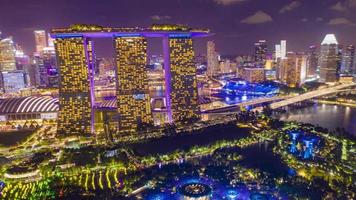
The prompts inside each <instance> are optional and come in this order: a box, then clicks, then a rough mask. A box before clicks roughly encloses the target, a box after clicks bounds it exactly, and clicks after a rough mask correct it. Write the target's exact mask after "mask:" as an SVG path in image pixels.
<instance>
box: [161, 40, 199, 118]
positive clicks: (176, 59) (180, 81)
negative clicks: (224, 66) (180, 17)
mask: <svg viewBox="0 0 356 200" xmlns="http://www.w3.org/2000/svg"><path fill="white" fill-rule="evenodd" d="M163 43H164V45H163V51H164V52H165V55H166V56H167V55H168V56H169V57H165V63H164V64H165V75H166V97H167V109H168V115H169V116H168V118H169V120H170V121H171V122H174V123H178V124H180V123H185V122H189V121H191V120H195V119H198V118H199V102H198V86H197V78H196V67H195V65H194V62H193V59H194V50H193V40H192V38H190V37H184V36H182V37H179V36H178V37H170V38H164V39H163Z"/></svg>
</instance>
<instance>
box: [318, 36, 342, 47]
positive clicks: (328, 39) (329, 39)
mask: <svg viewBox="0 0 356 200" xmlns="http://www.w3.org/2000/svg"><path fill="white" fill-rule="evenodd" d="M324 44H327V45H328V44H338V42H337V40H336V37H335V35H334V34H327V35H326V36H325V38H324V40H323V42H322V43H321V45H324Z"/></svg>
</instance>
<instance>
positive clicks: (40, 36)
mask: <svg viewBox="0 0 356 200" xmlns="http://www.w3.org/2000/svg"><path fill="white" fill-rule="evenodd" d="M34 34H35V42H36V52H37V53H38V54H42V52H43V49H44V48H45V47H47V39H46V31H44V30H35V31H34Z"/></svg>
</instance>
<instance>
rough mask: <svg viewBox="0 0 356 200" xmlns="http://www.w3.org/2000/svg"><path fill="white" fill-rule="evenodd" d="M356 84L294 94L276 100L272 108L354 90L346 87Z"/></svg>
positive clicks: (355, 84)
mask: <svg viewBox="0 0 356 200" xmlns="http://www.w3.org/2000/svg"><path fill="white" fill-rule="evenodd" d="M354 86H356V83H350V84H342V85H337V86H332V87H327V88H322V89H318V90H315V91H311V92H307V93H304V94H301V95H298V96H294V97H291V98H287V99H285V100H282V101H279V102H275V103H272V104H271V108H272V109H277V108H281V107H284V106H288V105H291V104H294V103H298V102H302V101H305V100H308V99H313V98H317V97H321V96H325V95H329V94H333V93H339V92H344V91H352V90H353V89H348V90H345V89H346V88H350V87H354ZM255 110H261V108H256V109H255Z"/></svg>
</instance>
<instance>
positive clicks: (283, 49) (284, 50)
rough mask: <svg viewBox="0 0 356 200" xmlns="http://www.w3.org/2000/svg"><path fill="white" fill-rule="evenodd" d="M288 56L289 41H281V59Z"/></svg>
mask: <svg viewBox="0 0 356 200" xmlns="http://www.w3.org/2000/svg"><path fill="white" fill-rule="evenodd" d="M286 56H287V41H286V40H281V58H282V59H283V58H286Z"/></svg>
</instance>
